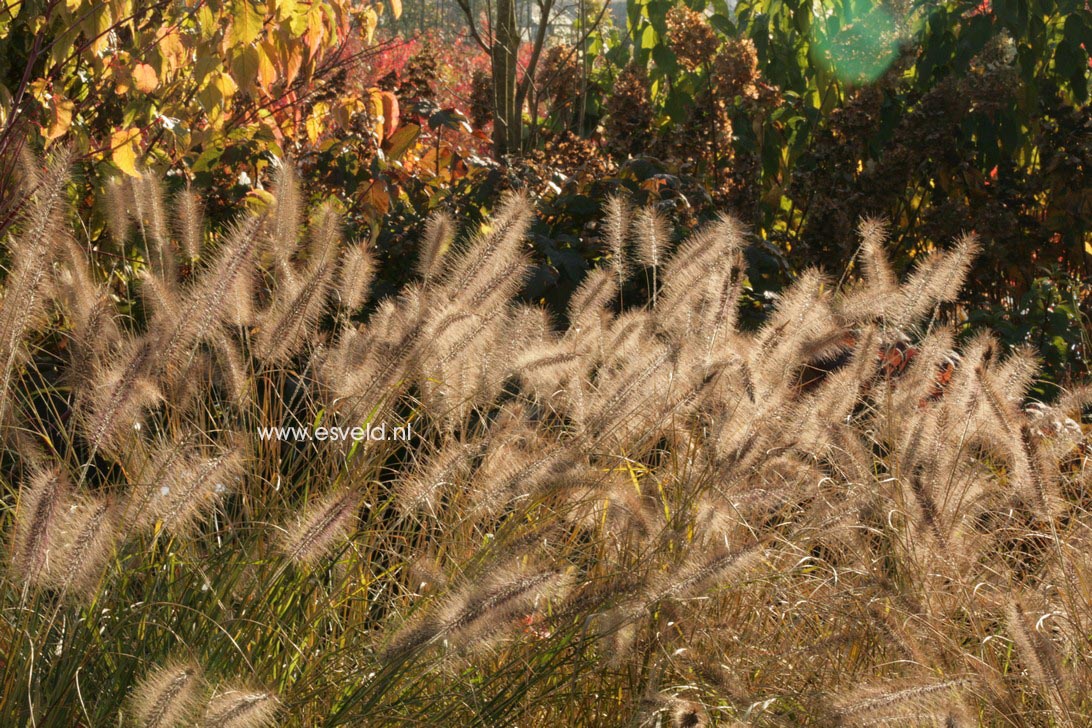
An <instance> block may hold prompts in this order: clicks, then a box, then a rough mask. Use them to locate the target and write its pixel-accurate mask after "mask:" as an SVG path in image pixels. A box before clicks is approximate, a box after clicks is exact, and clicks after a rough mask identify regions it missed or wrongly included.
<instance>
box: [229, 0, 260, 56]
mask: <svg viewBox="0 0 1092 728" xmlns="http://www.w3.org/2000/svg"><path fill="white" fill-rule="evenodd" d="M233 6H234V7H232V14H231V16H232V17H231V34H232V37H233V38H234V40H235V42H236V43H239V44H241V45H246V44H248V43H253V42H254V41H256V40H258V37H259V36H261V34H262V23H263V15H264V13H263V10H264V8H263V9H260V8H259V4H258V3H257V2H254V1H253V0H235V1H234V3H233Z"/></svg>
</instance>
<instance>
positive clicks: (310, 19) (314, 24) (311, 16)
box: [304, 4, 326, 58]
mask: <svg viewBox="0 0 1092 728" xmlns="http://www.w3.org/2000/svg"><path fill="white" fill-rule="evenodd" d="M325 35H326V27H325V26H324V25H323V24H322V8H320V7H319V6H318V5H317V4H315V5H312V6H311V11H310V12H309V13H308V14H307V33H306V34H305V35H304V40H305V42H306V43H307V50H309V51H310V52H311V58H314V57H315V56H316V55H318V50H319V47H320V46H321V45H322V39H323V38H324V37H325Z"/></svg>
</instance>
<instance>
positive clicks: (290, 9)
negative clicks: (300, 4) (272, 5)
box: [276, 0, 296, 20]
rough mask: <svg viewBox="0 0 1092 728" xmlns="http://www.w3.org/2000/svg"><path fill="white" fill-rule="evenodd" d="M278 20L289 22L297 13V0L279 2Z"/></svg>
mask: <svg viewBox="0 0 1092 728" xmlns="http://www.w3.org/2000/svg"><path fill="white" fill-rule="evenodd" d="M276 8H277V18H278V19H279V20H288V19H289V18H291V17H292V14H293V13H294V12H296V0H277V4H276Z"/></svg>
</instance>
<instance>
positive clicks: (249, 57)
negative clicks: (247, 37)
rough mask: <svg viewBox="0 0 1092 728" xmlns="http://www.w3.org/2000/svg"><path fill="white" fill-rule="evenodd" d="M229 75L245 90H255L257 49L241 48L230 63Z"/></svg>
mask: <svg viewBox="0 0 1092 728" xmlns="http://www.w3.org/2000/svg"><path fill="white" fill-rule="evenodd" d="M231 73H232V75H234V76H235V78H237V79H239V80H240V81H242V82H243V85H244V86H246V88H247V89H253V88H255V84H256V83H257V80H258V49H257V48H256V47H255V46H246V47H245V48H242V49H241V50H240V51H239V53H238V55H236V56H235V58H233V59H232V61H231Z"/></svg>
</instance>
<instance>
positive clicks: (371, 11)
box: [360, 7, 379, 45]
mask: <svg viewBox="0 0 1092 728" xmlns="http://www.w3.org/2000/svg"><path fill="white" fill-rule="evenodd" d="M377 25H379V15H378V14H377V13H376V12H375V8H371V7H369V8H365V10H364V12H363V13H361V15H360V29H361V30H362V31H363V32H364V42H366V43H367V44H368V45H371V43H372V41H373V40H375V28H376V26H377Z"/></svg>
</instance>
